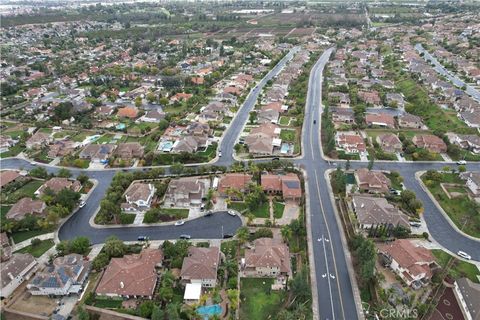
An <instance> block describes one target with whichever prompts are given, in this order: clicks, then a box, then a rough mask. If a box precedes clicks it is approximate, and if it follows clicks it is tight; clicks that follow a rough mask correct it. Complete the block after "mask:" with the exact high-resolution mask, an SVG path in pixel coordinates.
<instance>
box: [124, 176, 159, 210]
mask: <svg viewBox="0 0 480 320" xmlns="http://www.w3.org/2000/svg"><path fill="white" fill-rule="evenodd" d="M154 194H155V187H154V185H153V184H151V183H143V182H135V181H134V182H132V183H131V184H130V186H129V187H128V189H127V190H126V191H125V200H126V203H122V205H121V207H122V210H125V211H129V212H139V211H147V210H149V209H150V205H151V203H152V199H153V196H154Z"/></svg>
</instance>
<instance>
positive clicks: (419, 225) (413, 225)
mask: <svg viewBox="0 0 480 320" xmlns="http://www.w3.org/2000/svg"><path fill="white" fill-rule="evenodd" d="M410 226H412V227H414V228H419V227H421V226H422V224H421V223H420V222H415V221H412V222H410Z"/></svg>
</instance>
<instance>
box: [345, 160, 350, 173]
mask: <svg viewBox="0 0 480 320" xmlns="http://www.w3.org/2000/svg"><path fill="white" fill-rule="evenodd" d="M345 170H346V171H348V170H350V159H347V162H346V163H345Z"/></svg>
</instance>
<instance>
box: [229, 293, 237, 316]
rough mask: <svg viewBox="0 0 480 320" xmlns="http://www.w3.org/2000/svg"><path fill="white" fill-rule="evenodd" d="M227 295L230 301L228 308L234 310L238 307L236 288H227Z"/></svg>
mask: <svg viewBox="0 0 480 320" xmlns="http://www.w3.org/2000/svg"><path fill="white" fill-rule="evenodd" d="M227 297H228V300H229V301H230V309H231V310H232V311H233V312H235V310H237V307H238V290H236V289H228V290H227Z"/></svg>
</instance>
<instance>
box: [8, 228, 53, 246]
mask: <svg viewBox="0 0 480 320" xmlns="http://www.w3.org/2000/svg"><path fill="white" fill-rule="evenodd" d="M52 231H53V230H51V229H46V230H45V229H39V230H32V231H30V230H27V231H17V232H14V233H12V234H11V237H12V239H13V241H15V243H20V242H22V241H25V240H27V239H30V238H33V237H36V236H39V235H41V234H45V233H49V232H52Z"/></svg>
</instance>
